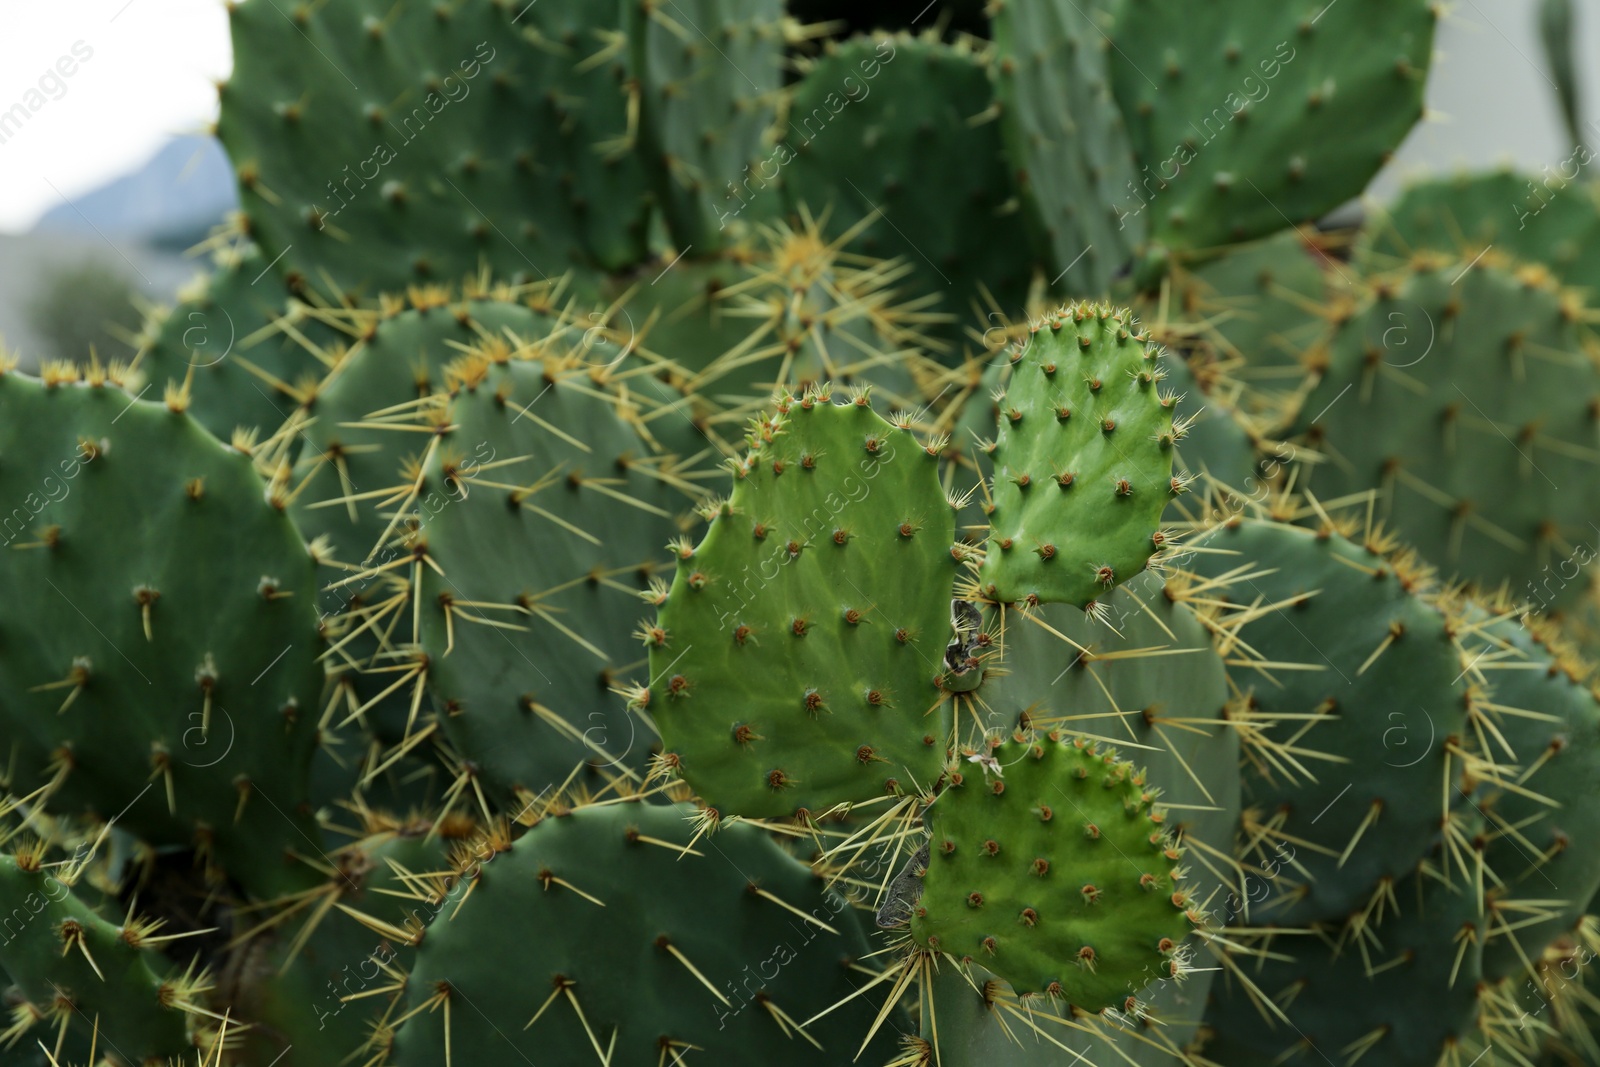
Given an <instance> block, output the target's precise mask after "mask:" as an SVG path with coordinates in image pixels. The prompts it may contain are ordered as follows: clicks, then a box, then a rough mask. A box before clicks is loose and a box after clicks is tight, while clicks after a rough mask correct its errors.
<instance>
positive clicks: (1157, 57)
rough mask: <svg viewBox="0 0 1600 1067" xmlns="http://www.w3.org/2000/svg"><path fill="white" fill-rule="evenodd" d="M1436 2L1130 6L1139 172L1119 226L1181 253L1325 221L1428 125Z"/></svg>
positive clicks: (1128, 75)
mask: <svg viewBox="0 0 1600 1067" xmlns="http://www.w3.org/2000/svg"><path fill="white" fill-rule="evenodd" d="M1437 20H1438V8H1437V5H1435V4H1434V3H1432V2H1431V0H1355V2H1353V3H1352V2H1350V0H1344V2H1341V3H1337V4H1331V5H1330V4H1327V3H1326V2H1324V0H1295V2H1291V3H1284V2H1283V0H1246V2H1244V3H1237V2H1225V0H1202V2H1198V3H1196V2H1193V0H1125V2H1124V3H1123V4H1122V7H1121V10H1120V11H1119V13H1118V15H1117V21H1116V28H1115V30H1113V32H1112V47H1111V49H1110V51H1109V52H1108V53H1107V63H1108V64H1109V65H1110V75H1111V84H1112V87H1113V91H1114V92H1115V94H1116V99H1117V103H1118V104H1119V105H1120V106H1121V108H1122V112H1123V114H1124V115H1126V116H1127V119H1128V132H1129V136H1130V138H1131V140H1132V143H1133V150H1134V154H1135V156H1136V158H1137V162H1136V163H1135V165H1134V169H1135V170H1136V171H1137V173H1136V174H1135V175H1134V177H1133V180H1132V182H1130V183H1129V184H1128V185H1127V186H1124V185H1123V184H1122V183H1121V182H1118V183H1117V185H1116V186H1115V188H1114V189H1112V190H1110V193H1111V194H1112V195H1113V196H1115V198H1116V199H1115V200H1114V201H1113V203H1114V204H1115V206H1116V210H1117V213H1118V214H1119V215H1124V216H1128V221H1129V224H1130V227H1131V225H1132V224H1133V223H1134V222H1135V221H1143V222H1145V223H1147V224H1148V228H1149V233H1150V236H1151V239H1152V240H1153V241H1154V242H1155V243H1156V244H1157V245H1159V246H1164V247H1166V248H1169V249H1173V250H1186V249H1204V248H1210V247H1212V246H1215V245H1221V244H1228V243H1231V242H1236V241H1245V240H1249V239H1250V238H1252V237H1260V236H1263V235H1265V234H1270V233H1274V232H1276V231H1278V230H1281V229H1283V228H1284V227H1285V226H1290V225H1295V224H1298V223H1302V222H1309V221H1313V220H1315V219H1317V218H1319V217H1321V216H1322V215H1324V214H1326V213H1327V212H1329V211H1332V210H1333V209H1334V208H1336V207H1338V206H1339V205H1341V204H1343V203H1344V202H1345V201H1347V200H1349V199H1351V198H1353V197H1355V196H1359V195H1360V193H1361V191H1362V190H1363V189H1364V188H1366V185H1367V181H1368V180H1369V179H1370V178H1371V177H1372V176H1373V175H1374V174H1376V173H1377V172H1378V169H1379V168H1380V167H1381V166H1383V164H1384V163H1385V162H1387V161H1388V159H1389V156H1390V154H1391V153H1393V152H1394V150H1395V149H1396V148H1398V147H1399V146H1400V142H1401V141H1403V140H1404V139H1405V136H1406V134H1407V133H1408V132H1409V131H1410V130H1411V127H1412V126H1413V125H1415V124H1416V122H1417V121H1418V120H1419V119H1420V118H1421V117H1422V113H1423V104H1422V90H1423V82H1424V80H1425V78H1426V76H1427V73H1428V67H1429V64H1430V63H1431V61H1432V58H1433V57H1432V52H1433V34H1434V26H1435V24H1436V23H1437Z"/></svg>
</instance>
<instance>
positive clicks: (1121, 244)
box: [991, 0, 1183, 296]
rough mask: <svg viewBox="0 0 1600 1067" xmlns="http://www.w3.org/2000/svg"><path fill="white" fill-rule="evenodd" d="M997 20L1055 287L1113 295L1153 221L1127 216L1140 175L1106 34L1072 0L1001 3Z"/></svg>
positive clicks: (1013, 151)
mask: <svg viewBox="0 0 1600 1067" xmlns="http://www.w3.org/2000/svg"><path fill="white" fill-rule="evenodd" d="M991 17H992V18H993V20H994V24H993V29H994V46H995V60H994V77H995V97H996V99H997V101H998V102H999V105H1000V118H1001V128H1002V130H1003V131H1004V133H1005V144H1006V156H1007V159H1008V161H1009V162H1010V163H1011V166H1012V169H1013V170H1014V171H1015V173H1016V174H1017V184H1018V185H1019V186H1020V189H1021V193H1022V198H1023V203H1024V204H1025V205H1026V208H1027V211H1028V218H1029V222H1030V224H1031V225H1032V227H1033V228H1034V229H1035V230H1036V232H1038V233H1039V234H1041V235H1043V237H1044V238H1045V240H1046V242H1047V244H1048V250H1049V253H1050V257H1051V259H1052V260H1053V264H1054V266H1053V270H1052V271H1051V272H1050V286H1051V288H1052V289H1056V290H1058V291H1060V292H1065V293H1073V294H1082V295H1088V296H1101V295H1104V293H1105V292H1106V291H1107V289H1108V288H1109V286H1110V285H1111V281H1112V279H1113V277H1114V276H1115V275H1116V273H1117V271H1118V270H1120V269H1121V268H1122V267H1123V265H1124V264H1126V263H1127V262H1128V260H1129V259H1130V258H1131V257H1132V254H1133V251H1134V249H1135V248H1137V247H1138V245H1139V243H1140V242H1141V241H1143V239H1144V236H1145V233H1146V220H1145V219H1144V218H1143V217H1142V216H1140V215H1138V214H1135V213H1132V212H1129V211H1127V210H1125V209H1124V210H1120V211H1119V200H1120V198H1122V197H1123V196H1124V189H1125V188H1126V187H1130V186H1132V185H1133V183H1134V181H1135V180H1136V178H1137V177H1138V175H1137V174H1136V173H1135V165H1134V162H1133V151H1132V148H1131V146H1130V144H1129V141H1128V131H1127V129H1126V127H1125V126H1124V121H1123V116H1122V114H1121V113H1119V112H1118V110H1117V104H1116V101H1114V100H1113V99H1112V94H1111V76H1110V62H1111V61H1110V59H1109V57H1108V56H1107V54H1106V52H1105V51H1104V50H1103V49H1102V47H1101V41H1102V39H1103V36H1104V34H1103V31H1101V30H1100V29H1099V28H1098V27H1097V26H1096V25H1095V24H1094V22H1093V21H1092V20H1091V19H1090V16H1089V14H1088V12H1086V11H1085V10H1084V8H1083V7H1082V6H1081V5H1079V4H1077V3H1075V2H1073V0H997V2H996V3H994V4H993V5H991ZM1182 21H1183V20H1182V19H1176V20H1174V22H1173V23H1172V24H1174V25H1176V24H1178V23H1179V22H1182Z"/></svg>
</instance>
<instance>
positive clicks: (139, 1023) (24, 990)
mask: <svg viewBox="0 0 1600 1067" xmlns="http://www.w3.org/2000/svg"><path fill="white" fill-rule="evenodd" d="M39 859H40V850H39V849H38V848H37V847H32V846H24V848H23V849H21V850H19V852H18V853H17V854H16V855H9V856H0V914H4V915H5V916H6V923H5V934H6V936H5V940H4V941H0V966H3V967H4V969H5V973H6V974H9V975H10V976H11V978H12V980H13V981H14V982H16V984H17V991H18V992H19V993H20V994H21V995H22V996H23V997H24V998H26V1002H27V1004H26V1005H17V1006H16V1008H15V1009H14V1012H13V1013H12V1017H13V1020H14V1021H21V1020H25V1019H27V1018H28V1017H29V1016H30V1015H35V1014H36V1013H44V1014H45V1016H46V1017H47V1018H49V1019H50V1020H51V1021H52V1022H55V1019H56V1018H57V1017H58V1016H59V1017H60V1019H61V1025H62V1026H63V1028H64V1026H65V1024H66V1023H67V1022H68V1021H69V1020H70V1021H71V1022H72V1024H73V1029H74V1030H75V1031H77V1033H78V1034H79V1035H80V1036H85V1037H87V1036H89V1035H90V1033H91V1032H92V1031H93V1030H94V1028H95V1025H96V1023H98V1025H99V1027H100V1033H99V1039H100V1040H99V1043H100V1046H101V1047H102V1048H104V1047H107V1046H109V1047H111V1048H113V1049H115V1051H116V1053H117V1056H118V1059H119V1060H120V1061H121V1062H127V1063H151V1062H160V1063H165V1062H169V1061H168V1059H167V1058H168V1057H172V1058H173V1059H176V1058H177V1057H179V1056H182V1055H185V1054H186V1053H187V1052H189V1051H190V1050H192V1048H193V1044H194V1043H193V1042H192V1041H191V1039H190V1036H189V1022H190V1016H189V1015H187V1014H186V1009H192V1008H194V1007H196V1005H195V1003H194V1001H193V999H192V998H194V997H196V996H197V995H198V994H199V993H201V992H203V991H204V990H205V988H207V987H206V983H205V981H204V979H200V980H194V978H193V976H179V977H178V978H176V979H175V980H169V979H166V978H163V977H161V975H160V974H159V973H158V971H159V972H164V971H166V970H167V965H166V961H165V960H164V959H163V958H162V957H161V955H160V954H159V952H157V951H156V948H157V943H156V942H153V941H147V940H146V939H147V938H149V937H151V936H152V935H154V934H155V932H156V931H155V928H154V926H153V925H152V924H150V923H149V922H148V921H143V920H138V919H130V920H129V921H128V923H127V924H126V925H119V924H117V923H114V922H111V921H109V920H107V919H106V918H104V917H102V916H101V915H100V914H98V913H97V912H96V911H95V910H94V908H92V907H90V906H89V904H87V903H86V902H85V899H84V898H83V897H80V896H79V894H78V893H77V892H76V891H75V889H74V886H73V884H72V879H68V880H66V881H63V880H61V879H59V878H58V877H57V876H56V874H57V872H58V871H59V870H60V868H56V869H55V870H45V869H42V868H41V866H40V863H39ZM67 869H68V870H71V864H70V862H69V864H68V867H67ZM25 1028H26V1027H25V1026H19V1027H18V1028H17V1030H16V1031H15V1035H14V1034H13V1033H12V1032H10V1031H8V1032H7V1034H6V1035H5V1036H6V1038H7V1039H8V1040H15V1036H20V1034H21V1032H22V1031H23V1030H24V1029H25ZM31 1036H34V1037H35V1038H37V1037H45V1036H50V1035H47V1034H44V1033H41V1034H38V1035H31ZM30 1043H31V1042H30ZM11 1055H12V1054H11V1053H9V1052H8V1053H6V1056H7V1060H6V1062H8V1063H9V1062H12V1061H11V1060H10V1056H11Z"/></svg>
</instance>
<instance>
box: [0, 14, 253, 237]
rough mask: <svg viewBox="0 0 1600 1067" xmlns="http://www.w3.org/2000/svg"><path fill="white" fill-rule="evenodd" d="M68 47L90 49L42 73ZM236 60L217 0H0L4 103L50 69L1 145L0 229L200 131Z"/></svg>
mask: <svg viewBox="0 0 1600 1067" xmlns="http://www.w3.org/2000/svg"><path fill="white" fill-rule="evenodd" d="M79 42H81V44H80V43H79ZM74 45H78V46H79V54H80V55H81V54H83V53H84V52H85V51H86V50H92V53H93V54H92V56H91V57H90V58H89V59H88V60H87V61H86V62H83V63H81V64H77V65H76V70H75V72H74V73H73V74H72V75H71V76H70V77H67V78H62V79H61V80H60V83H59V87H58V85H57V83H56V82H55V81H54V78H52V77H49V72H56V65H57V63H58V61H60V60H61V58H62V57H64V56H65V57H72V55H73V51H72V49H73V46H74ZM73 66H74V64H73V63H71V62H69V63H68V64H67V68H66V69H72V68H73ZM231 66H232V59H231V49H230V47H229V43H228V18H227V14H226V12H225V11H224V9H223V6H222V3H221V0H131V2H130V0H0V112H4V111H6V110H8V109H9V108H11V107H12V105H14V104H17V103H19V102H22V101H24V100H25V99H30V97H29V93H30V91H33V90H40V79H41V78H45V79H46V85H45V87H44V89H43V90H41V95H42V96H43V98H44V100H45V103H44V106H43V107H41V108H39V109H38V111H37V112H36V113H34V114H33V116H32V118H30V119H29V120H28V122H27V123H26V125H24V126H23V127H22V129H21V130H20V131H18V132H16V133H15V134H12V135H10V136H9V137H8V138H7V139H6V141H5V142H4V143H3V144H0V230H5V231H11V232H16V231H20V230H26V229H27V228H28V227H29V226H31V225H32V224H33V222H34V220H35V219H37V218H38V217H39V215H41V214H43V213H44V212H45V211H47V210H48V209H49V208H51V207H53V206H55V205H56V204H59V203H61V197H62V196H66V197H68V198H71V197H74V196H78V195H81V194H82V193H85V192H88V191H89V190H90V189H93V188H94V187H95V186H98V185H100V184H102V183H104V182H105V181H106V180H107V179H110V178H115V177H117V176H119V175H121V174H123V173H126V172H127V171H128V170H130V169H132V168H134V167H137V166H138V165H139V164H141V163H143V162H144V161H145V160H146V159H148V158H149V157H150V156H151V155H152V154H153V153H154V152H155V151H156V149H158V148H159V147H160V146H161V144H162V142H163V141H164V140H165V139H166V138H167V137H169V136H171V135H172V134H177V133H193V132H196V131H199V130H202V129H204V128H205V127H206V126H207V125H208V124H209V123H210V122H211V121H212V120H213V119H215V117H216V110H217V94H216V88H215V83H216V81H217V79H219V78H221V77H222V76H224V75H225V74H226V73H227V72H228V70H229V69H230V67H231ZM56 74H57V76H59V72H56ZM39 99H40V96H33V97H31V100H32V101H33V102H35V103H36V102H38V100H39ZM52 186H54V188H52ZM58 190H59V193H58Z"/></svg>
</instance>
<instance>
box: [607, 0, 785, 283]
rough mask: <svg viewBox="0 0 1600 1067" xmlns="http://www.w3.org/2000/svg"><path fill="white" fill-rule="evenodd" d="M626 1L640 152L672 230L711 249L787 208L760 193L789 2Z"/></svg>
mask: <svg viewBox="0 0 1600 1067" xmlns="http://www.w3.org/2000/svg"><path fill="white" fill-rule="evenodd" d="M624 3H625V7H624V11H626V12H627V16H626V20H627V30H628V38H629V40H628V45H629V50H630V56H631V67H632V71H631V73H632V77H633V79H634V80H635V81H636V82H637V83H638V85H639V91H640V94H641V96H640V125H641V129H640V136H641V140H642V144H641V150H642V151H643V153H644V154H645V157H646V158H647V159H648V161H649V170H650V172H651V176H652V178H653V179H654V187H655V190H656V196H657V198H658V202H659V203H660V205H661V211H662V215H663V217H664V219H665V222H666V225H667V231H668V232H669V233H670V234H671V235H672V239H673V240H674V241H676V242H677V244H678V246H679V247H680V248H689V247H691V246H693V247H697V248H699V249H700V250H701V252H702V253H705V252H710V251H712V250H713V249H716V248H719V247H722V246H723V245H726V244H728V243H730V241H731V239H732V238H734V237H735V236H737V234H738V233H739V232H740V231H741V230H742V229H743V227H730V221H731V220H735V219H737V220H738V221H740V222H744V223H749V222H755V221H759V220H760V219H762V218H763V217H770V216H773V215H776V214H778V210H779V207H780V205H781V201H780V200H779V198H778V196H777V194H776V191H775V190H768V191H767V192H766V194H765V195H763V194H762V192H760V191H759V190H761V189H762V188H763V187H764V186H765V185H766V184H767V183H766V181H764V180H763V173H762V171H763V168H764V167H766V166H768V165H771V164H773V162H774V161H773V158H772V149H771V145H770V143H769V141H768V138H767V136H766V134H767V130H768V128H769V127H771V126H772V125H773V123H774V122H775V120H776V117H777V107H778V97H779V95H780V88H779V87H780V85H781V84H782V74H783V49H784V39H783V22H784V20H783V0H738V2H735V0H624ZM752 171H753V172H754V173H753V174H752ZM752 179H753V181H752ZM752 204H754V210H752V211H750V212H749V213H748V214H746V213H745V209H746V208H747V207H751V205H752Z"/></svg>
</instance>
